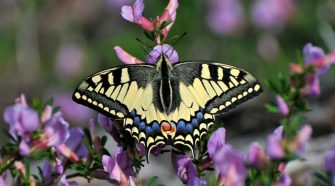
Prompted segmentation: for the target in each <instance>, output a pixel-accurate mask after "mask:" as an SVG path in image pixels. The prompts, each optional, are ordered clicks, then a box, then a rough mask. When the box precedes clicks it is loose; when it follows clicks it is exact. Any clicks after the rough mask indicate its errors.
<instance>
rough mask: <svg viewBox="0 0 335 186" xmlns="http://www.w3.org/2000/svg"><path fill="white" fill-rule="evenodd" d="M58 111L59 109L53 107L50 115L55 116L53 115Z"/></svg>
mask: <svg viewBox="0 0 335 186" xmlns="http://www.w3.org/2000/svg"><path fill="white" fill-rule="evenodd" d="M59 111H60V107H54V108H53V109H52V114H55V113H57V112H59Z"/></svg>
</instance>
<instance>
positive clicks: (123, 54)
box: [114, 46, 144, 65]
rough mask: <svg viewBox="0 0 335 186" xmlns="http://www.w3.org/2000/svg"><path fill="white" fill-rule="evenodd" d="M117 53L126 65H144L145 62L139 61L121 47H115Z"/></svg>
mask: <svg viewBox="0 0 335 186" xmlns="http://www.w3.org/2000/svg"><path fill="white" fill-rule="evenodd" d="M114 50H115V53H116V55H117V57H118V58H119V59H120V60H121V61H122V62H123V63H124V64H128V65H129V64H142V63H144V62H143V61H141V60H139V59H137V58H136V57H134V56H132V55H130V54H129V53H127V52H126V51H124V50H123V49H122V48H121V47H119V46H116V47H114Z"/></svg>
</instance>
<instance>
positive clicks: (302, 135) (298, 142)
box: [291, 124, 312, 156]
mask: <svg viewBox="0 0 335 186" xmlns="http://www.w3.org/2000/svg"><path fill="white" fill-rule="evenodd" d="M311 135H312V127H311V126H310V125H308V124H304V125H303V126H302V127H301V129H300V131H299V132H298V134H297V136H296V138H295V140H294V141H293V142H292V147H291V148H292V149H291V150H292V151H293V152H295V154H297V155H299V156H301V155H303V153H304V152H305V146H306V143H307V141H308V140H309V138H310V137H311Z"/></svg>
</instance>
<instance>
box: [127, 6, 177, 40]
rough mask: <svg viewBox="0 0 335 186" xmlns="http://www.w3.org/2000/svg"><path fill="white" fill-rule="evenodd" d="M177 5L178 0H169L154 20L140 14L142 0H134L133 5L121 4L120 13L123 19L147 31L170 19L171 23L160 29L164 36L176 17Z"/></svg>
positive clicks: (142, 7)
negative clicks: (161, 12)
mask: <svg viewBox="0 0 335 186" xmlns="http://www.w3.org/2000/svg"><path fill="white" fill-rule="evenodd" d="M178 5H179V3H178V0H170V1H169V4H168V5H167V7H166V8H165V10H164V12H163V14H162V15H161V17H158V18H157V19H155V20H154V21H150V20H148V19H147V18H145V17H144V16H143V15H142V14H143V10H144V2H143V0H136V1H135V3H134V5H133V6H123V7H122V9H121V15H122V17H123V18H124V19H126V20H128V21H130V22H133V23H136V24H138V25H140V26H141V27H142V28H144V29H145V30H148V31H153V30H155V29H158V28H160V25H161V24H162V23H164V22H166V21H168V20H171V23H170V24H168V25H166V26H165V27H164V28H162V30H161V33H162V34H163V35H164V37H166V36H167V34H168V32H169V30H170V28H171V26H172V24H173V22H174V21H175V19H176V10H177V8H178Z"/></svg>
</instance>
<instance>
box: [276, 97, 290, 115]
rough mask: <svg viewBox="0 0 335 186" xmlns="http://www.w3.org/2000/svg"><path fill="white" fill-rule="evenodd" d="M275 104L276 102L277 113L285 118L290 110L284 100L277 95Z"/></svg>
mask: <svg viewBox="0 0 335 186" xmlns="http://www.w3.org/2000/svg"><path fill="white" fill-rule="evenodd" d="M276 102H277V107H278V109H279V113H280V114H281V115H283V116H286V115H287V114H288V113H289V112H290V109H289V108H288V106H287V103H286V102H285V100H284V99H283V98H282V97H281V96H279V95H277V96H276Z"/></svg>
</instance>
